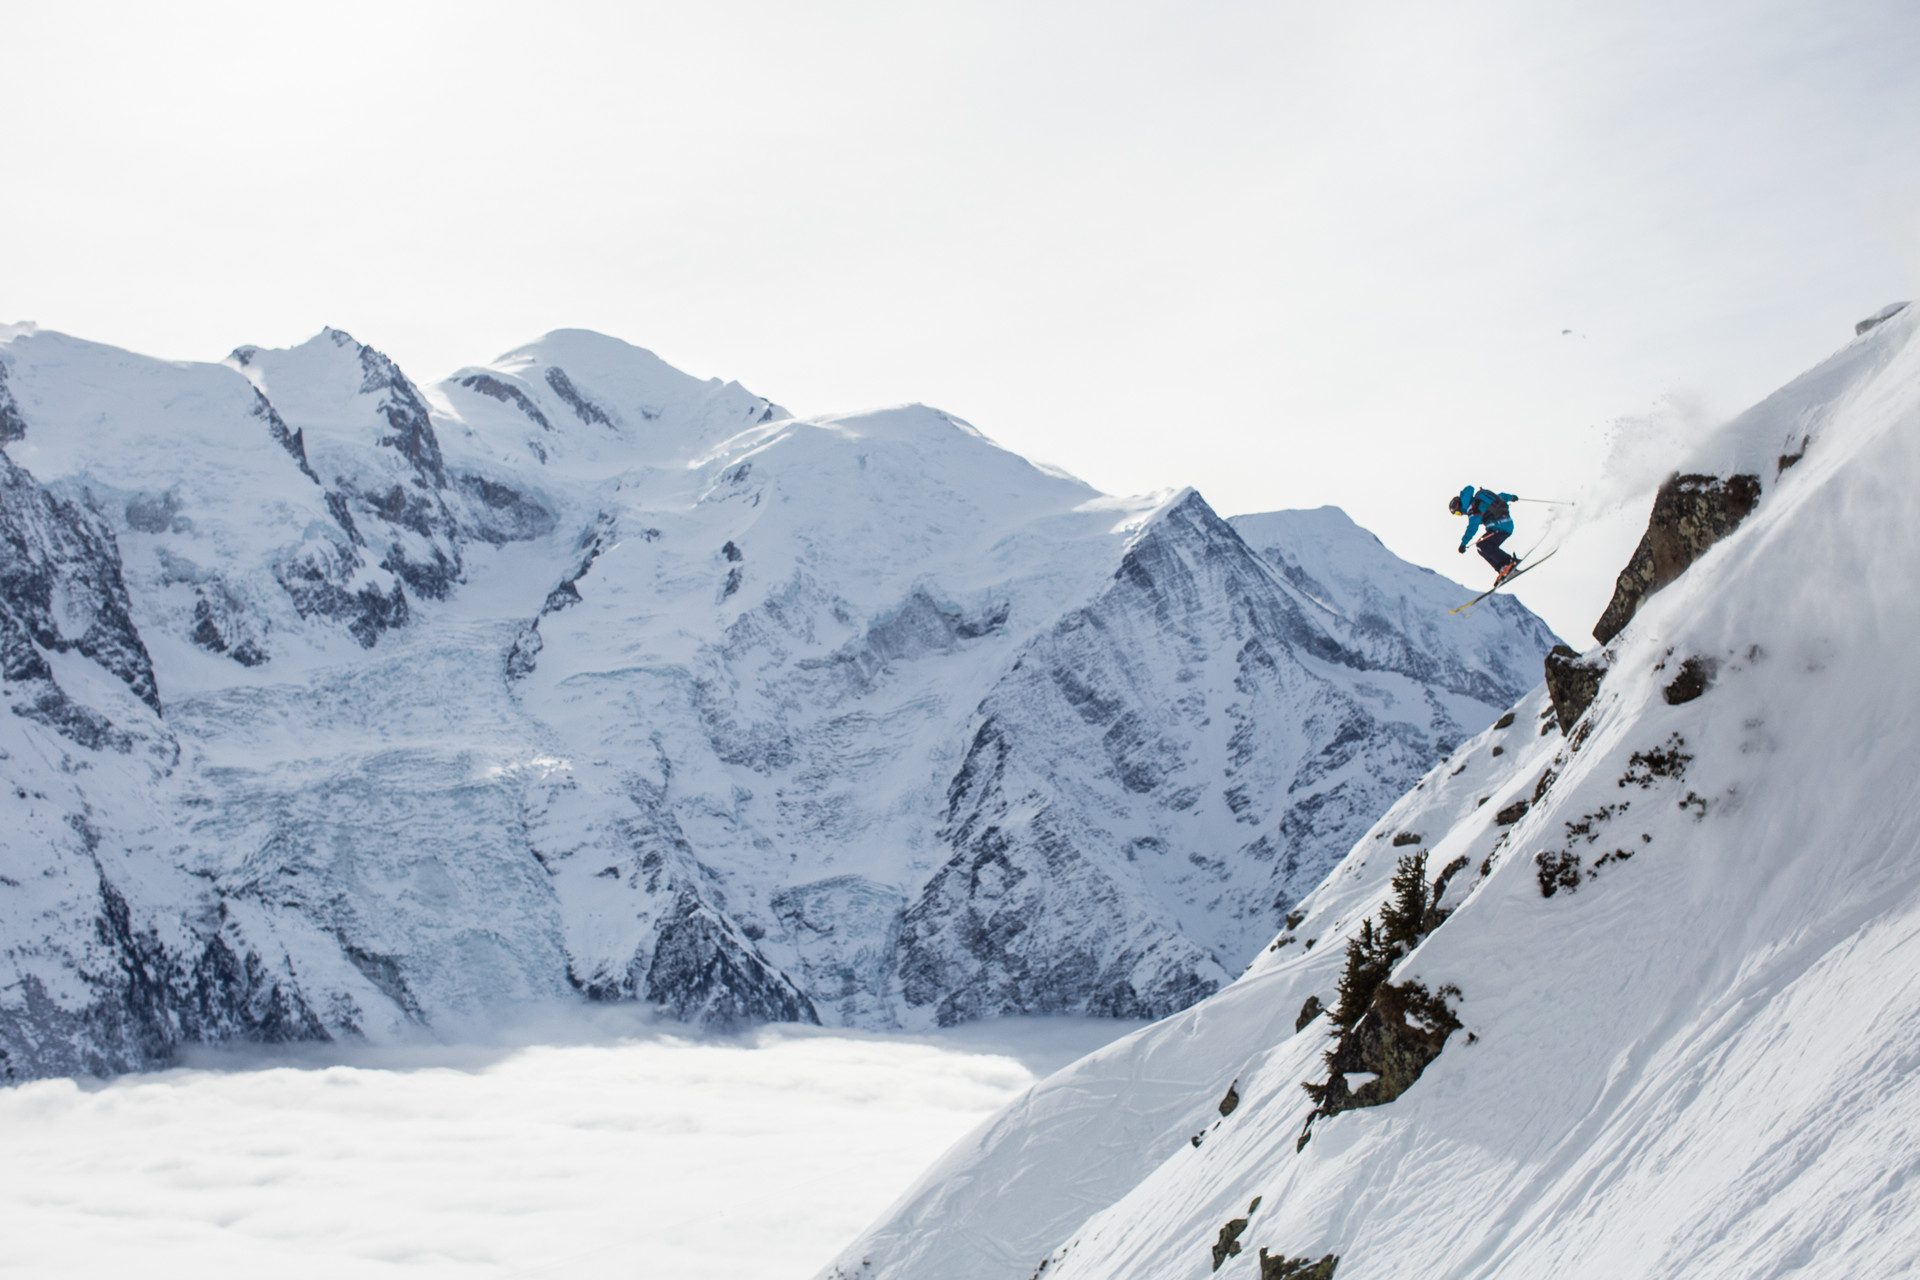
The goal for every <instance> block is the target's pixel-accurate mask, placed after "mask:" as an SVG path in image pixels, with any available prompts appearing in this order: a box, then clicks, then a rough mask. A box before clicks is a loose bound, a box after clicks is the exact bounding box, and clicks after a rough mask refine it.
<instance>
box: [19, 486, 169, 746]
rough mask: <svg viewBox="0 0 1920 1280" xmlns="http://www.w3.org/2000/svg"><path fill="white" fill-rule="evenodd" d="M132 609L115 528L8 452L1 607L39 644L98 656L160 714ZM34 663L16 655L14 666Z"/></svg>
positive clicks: (150, 666)
mask: <svg viewBox="0 0 1920 1280" xmlns="http://www.w3.org/2000/svg"><path fill="white" fill-rule="evenodd" d="M131 608H132V606H131V604H130V602H129V600H128V598H127V588H126V583H125V582H124V581H123V580H122V578H121V574H120V549H119V547H118V545H117V544H116V543H115V541H114V537H113V530H111V529H110V528H108V527H107V525H106V523H105V522H104V521H102V520H101V519H100V518H99V517H98V516H97V515H95V514H94V513H93V512H91V511H89V510H87V509H86V508H85V507H83V506H81V505H79V504H78V503H73V502H66V501H62V500H61V499H59V498H56V497H54V496H53V495H52V494H51V493H49V492H47V490H46V489H44V488H42V487H41V486H40V485H39V484H38V483H37V482H36V481H35V480H34V478H33V477H32V476H31V475H29V474H28V473H27V471H26V470H25V469H24V468H22V467H19V466H16V465H15V464H14V462H13V460H12V459H11V458H9V457H7V456H6V455H5V454H4V453H0V610H4V611H5V613H6V614H7V615H8V616H9V617H10V618H11V619H12V620H13V621H14V623H15V624H16V625H17V626H18V627H19V628H20V629H21V631H22V632H24V634H25V635H26V636H27V637H29V638H30V639H31V641H32V643H33V644H35V645H38V646H39V647H40V648H42V649H45V650H50V651H55V652H60V653H66V652H69V651H73V652H78V653H80V654H83V655H85V656H86V657H88V658H91V659H92V660H93V661H94V662H95V663H97V664H98V665H99V666H100V667H101V668H102V669H103V670H105V671H108V672H110V673H112V674H113V675H114V676H116V677H117V678H119V679H120V680H121V681H122V682H123V683H125V684H126V686H127V687H128V688H129V689H131V690H132V691H133V692H134V694H135V695H136V696H137V697H138V698H139V699H140V700H141V701H142V702H144V703H146V704H147V705H148V706H149V707H151V708H153V710H154V712H155V714H158V713H159V712H160V691H159V687H158V685H157V684H156V682H155V680H154V675H153V660H152V659H151V658H150V657H149V656H148V654H147V646H146V644H145V643H144V642H143V641H142V640H141V638H140V633H139V631H138V630H137V629H136V628H135V627H134V624H133V618H132V615H131ZM26 661H27V660H26V658H25V655H24V654H21V653H18V652H16V653H15V654H14V655H13V656H12V657H11V658H10V659H9V664H10V665H16V666H17V665H18V664H20V663H23V662H26ZM45 678H46V679H49V680H51V679H52V672H51V670H48V671H47V672H46V674H45Z"/></svg>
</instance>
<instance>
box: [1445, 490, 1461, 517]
mask: <svg viewBox="0 0 1920 1280" xmlns="http://www.w3.org/2000/svg"><path fill="white" fill-rule="evenodd" d="M1447 511H1448V512H1449V513H1450V514H1452V515H1456V516H1457V515H1459V514H1460V495H1459V494H1457V493H1456V494H1454V495H1453V496H1452V497H1451V498H1448V499H1447Z"/></svg>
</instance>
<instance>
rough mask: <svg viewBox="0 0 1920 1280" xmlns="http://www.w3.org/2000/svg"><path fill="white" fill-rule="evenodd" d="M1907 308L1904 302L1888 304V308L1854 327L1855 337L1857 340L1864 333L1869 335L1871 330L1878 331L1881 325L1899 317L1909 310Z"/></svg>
mask: <svg viewBox="0 0 1920 1280" xmlns="http://www.w3.org/2000/svg"><path fill="white" fill-rule="evenodd" d="M1907 306H1908V304H1907V303H1904V302H1890V303H1888V304H1887V305H1886V306H1884V307H1882V308H1880V309H1879V310H1878V311H1876V312H1874V313H1873V314H1872V315H1870V316H1868V317H1867V318H1866V319H1865V320H1862V321H1861V322H1860V323H1858V324H1856V325H1854V326H1853V336H1854V337H1856V338H1857V337H1859V336H1860V335H1861V334H1863V333H1867V332H1870V331H1871V330H1874V329H1878V328H1879V327H1880V326H1881V325H1883V324H1885V323H1886V322H1887V321H1889V320H1891V319H1893V318H1894V317H1895V316H1897V315H1899V314H1900V313H1901V312H1902V311H1905V310H1906V309H1907Z"/></svg>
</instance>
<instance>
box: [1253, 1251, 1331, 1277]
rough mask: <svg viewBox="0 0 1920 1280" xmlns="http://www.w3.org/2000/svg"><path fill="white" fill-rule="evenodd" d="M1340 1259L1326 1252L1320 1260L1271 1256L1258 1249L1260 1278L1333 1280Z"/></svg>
mask: <svg viewBox="0 0 1920 1280" xmlns="http://www.w3.org/2000/svg"><path fill="white" fill-rule="evenodd" d="M1339 1265H1340V1259H1339V1258H1338V1257H1337V1256H1336V1255H1334V1254H1331V1253H1329V1254H1327V1255H1326V1256H1325V1257H1323V1258H1321V1259H1320V1261H1318V1262H1315V1261H1313V1260H1312V1259H1311V1258H1272V1257H1268V1256H1267V1251H1266V1250H1265V1249H1262V1250H1260V1280H1333V1273H1334V1270H1335V1268H1337V1267H1338V1266H1339Z"/></svg>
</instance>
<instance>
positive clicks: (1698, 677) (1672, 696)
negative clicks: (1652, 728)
mask: <svg viewBox="0 0 1920 1280" xmlns="http://www.w3.org/2000/svg"><path fill="white" fill-rule="evenodd" d="M1719 669H1720V664H1719V663H1717V662H1715V661H1714V660H1713V659H1712V658H1688V659H1687V660H1686V661H1684V662H1682V663H1681V664H1680V674H1679V675H1677V676H1675V677H1674V678H1673V679H1672V680H1670V681H1668V683H1667V685H1666V687H1665V688H1663V689H1661V690H1660V696H1661V697H1663V698H1665V699H1666V700H1667V704H1668V705H1669V706H1675V707H1677V706H1679V705H1680V704H1681V703H1683V702H1692V701H1693V700H1694V699H1695V698H1697V697H1699V696H1700V695H1701V694H1703V693H1705V692H1706V691H1707V690H1708V689H1709V688H1710V687H1712V685H1713V680H1714V677H1715V676H1716V675H1717V674H1719Z"/></svg>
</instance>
